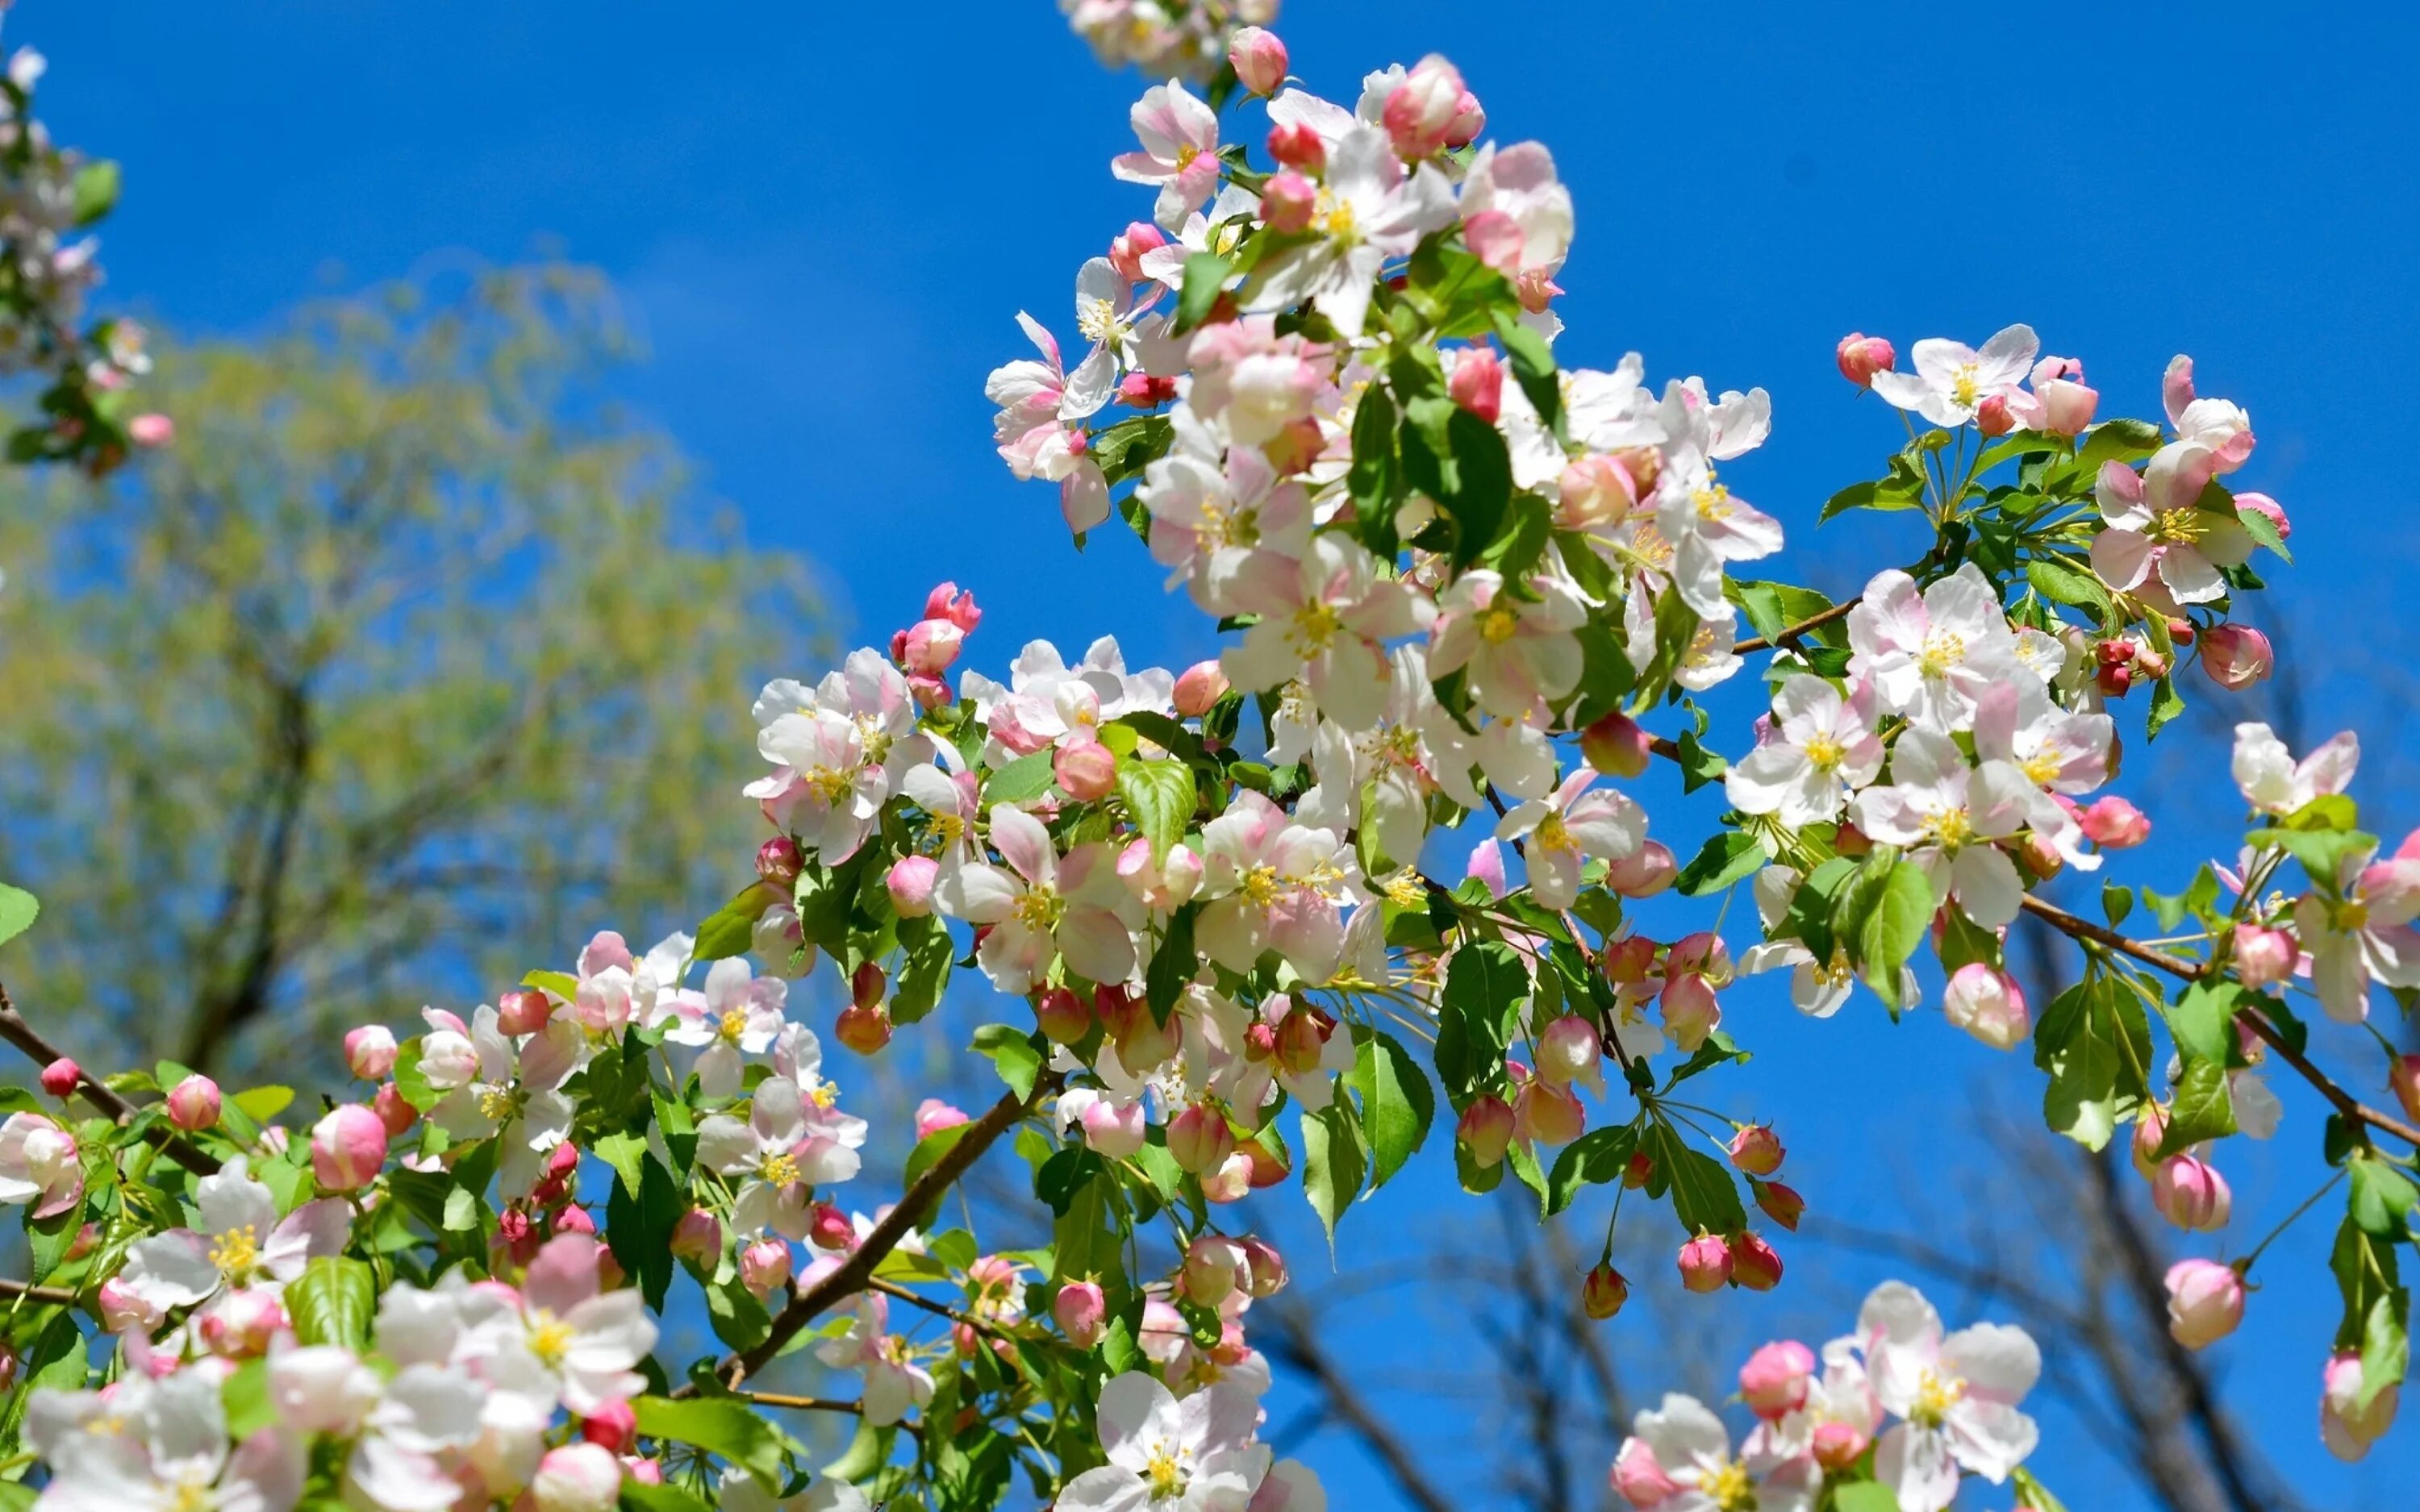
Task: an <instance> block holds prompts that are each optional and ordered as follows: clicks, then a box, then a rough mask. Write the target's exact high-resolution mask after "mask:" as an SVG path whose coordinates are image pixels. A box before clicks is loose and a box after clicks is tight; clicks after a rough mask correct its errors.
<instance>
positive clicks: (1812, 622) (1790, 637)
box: [1731, 594, 1865, 656]
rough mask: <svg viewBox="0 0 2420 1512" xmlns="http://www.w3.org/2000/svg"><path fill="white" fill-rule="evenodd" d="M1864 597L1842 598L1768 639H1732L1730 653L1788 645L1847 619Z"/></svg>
mask: <svg viewBox="0 0 2420 1512" xmlns="http://www.w3.org/2000/svg"><path fill="white" fill-rule="evenodd" d="M1864 598H1865V595H1864V594H1857V595H1856V596H1854V597H1853V598H1844V599H1842V600H1841V601H1840V602H1839V603H1838V604H1835V605H1833V606H1832V607H1831V608H1830V609H1825V610H1824V611H1823V613H1821V614H1810V615H1808V616H1807V618H1805V619H1803V620H1801V621H1799V622H1798V623H1797V624H1796V625H1792V626H1790V627H1789V628H1788V629H1786V630H1784V631H1782V632H1781V633H1780V634H1779V635H1777V636H1775V637H1774V638H1773V639H1772V640H1766V639H1765V638H1764V637H1762V636H1756V637H1754V638H1752V639H1750V640H1739V641H1734V642H1733V643H1732V645H1731V655H1732V656H1746V655H1747V654H1748V653H1749V652H1751V651H1770V650H1772V649H1773V648H1774V647H1776V646H1786V645H1789V644H1790V643H1791V642H1792V641H1794V640H1797V639H1798V638H1799V637H1800V636H1802V635H1805V634H1806V633H1807V631H1809V630H1820V629H1822V628H1823V626H1825V625H1830V624H1832V623H1833V622H1834V621H1836V620H1845V619H1847V618H1848V617H1849V612H1850V610H1852V609H1855V608H1856V607H1857V605H1858V604H1859V603H1860V602H1861V601H1863V599H1864Z"/></svg>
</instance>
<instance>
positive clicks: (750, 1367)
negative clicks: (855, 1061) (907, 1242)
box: [673, 1072, 1059, 1396]
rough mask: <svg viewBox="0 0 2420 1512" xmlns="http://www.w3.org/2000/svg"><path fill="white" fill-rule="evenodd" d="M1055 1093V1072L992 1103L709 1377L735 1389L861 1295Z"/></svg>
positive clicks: (691, 1391)
mask: <svg viewBox="0 0 2420 1512" xmlns="http://www.w3.org/2000/svg"><path fill="white" fill-rule="evenodd" d="M1058 1090H1059V1076H1058V1073H1057V1072H1045V1073H1044V1074H1043V1076H1042V1079H1041V1080H1039V1081H1037V1082H1035V1083H1034V1084H1033V1091H1032V1095H1031V1096H1027V1097H1019V1096H1017V1095H1016V1093H1015V1092H1014V1091H1010V1092H1005V1093H1002V1094H1001V1100H1000V1101H999V1102H997V1103H993V1104H992V1105H991V1107H990V1108H989V1109H987V1110H986V1111H985V1114H984V1116H983V1117H982V1118H980V1119H976V1120H975V1121H974V1122H972V1123H970V1124H968V1125H967V1126H966V1131H967V1132H966V1133H965V1134H960V1135H959V1136H958V1140H957V1143H955V1144H954V1145H952V1146H951V1147H950V1148H949V1149H946V1150H943V1151H942V1152H941V1158H940V1159H939V1160H937V1161H935V1162H934V1163H933V1164H932V1165H931V1167H930V1168H928V1169H927V1170H926V1171H925V1172H924V1174H923V1175H922V1176H920V1177H918V1178H916V1180H914V1181H913V1182H911V1183H910V1184H909V1185H908V1188H907V1191H905V1192H903V1193H901V1194H900V1195H899V1205H898V1206H897V1207H894V1208H892V1210H891V1211H890V1212H889V1214H887V1215H886V1216H885V1217H884V1218H883V1220H882V1221H881V1222H880V1223H877V1224H876V1225H875V1226H874V1229H873V1232H871V1233H869V1234H867V1235H866V1236H865V1239H864V1241H863V1242H861V1243H860V1244H859V1245H858V1247H857V1248H856V1249H855V1250H853V1251H851V1252H850V1254H849V1257H848V1258H847V1259H845V1260H843V1261H842V1262H841V1263H840V1264H839V1265H838V1266H837V1267H835V1268H834V1269H833V1271H832V1273H830V1275H827V1276H825V1277H824V1278H823V1279H822V1280H821V1281H818V1282H816V1283H815V1284H814V1286H812V1287H809V1288H807V1289H806V1290H804V1291H801V1292H799V1294H798V1295H797V1296H795V1297H793V1298H791V1299H790V1303H789V1305H788V1306H786V1307H783V1309H782V1311H781V1315H780V1316H779V1317H777V1318H775V1319H773V1326H772V1328H771V1329H770V1330H768V1332H767V1333H766V1335H765V1336H764V1337H763V1338H762V1339H759V1340H758V1341H757V1342H756V1343H755V1344H754V1345H753V1346H752V1347H751V1348H749V1349H745V1350H737V1351H736V1352H734V1353H731V1354H727V1355H725V1356H723V1358H722V1362H721V1364H720V1365H716V1366H715V1367H714V1373H715V1374H716V1375H717V1376H719V1377H721V1380H722V1383H723V1384H724V1385H726V1386H737V1385H738V1384H739V1383H740V1382H741V1381H745V1380H747V1379H748V1378H749V1377H750V1376H752V1375H754V1374H755V1373H756V1372H757V1371H759V1370H762V1369H764V1368H765V1366H766V1365H769V1364H770V1363H772V1361H773V1358H774V1357H775V1356H776V1355H779V1354H780V1353H781V1352H782V1350H783V1347H784V1346H786V1345H787V1344H788V1343H789V1342H790V1341H791V1340H792V1339H794V1338H796V1337H798V1336H799V1332H800V1331H801V1330H803V1329H804V1328H805V1327H806V1326H807V1325H808V1324H809V1323H811V1322H814V1320H815V1319H816V1318H818V1317H820V1316H821V1315H822V1314H823V1313H824V1311H825V1310H826V1309H828V1308H830V1306H831V1305H832V1304H834V1303H836V1302H838V1301H840V1300H841V1299H842V1298H844V1297H846V1296H850V1295H853V1294H855V1293H857V1292H860V1291H862V1290H864V1289H865V1288H866V1287H867V1286H868V1285H869V1284H870V1283H871V1282H872V1280H873V1278H874V1268H875V1267H876V1266H877V1265H879V1264H881V1263H882V1259H883V1257H884V1256H887V1255H889V1254H890V1253H891V1252H892V1250H894V1249H896V1248H898V1247H899V1242H900V1241H901V1240H903V1239H905V1238H907V1231H908V1229H910V1228H912V1227H915V1222H916V1218H917V1215H918V1214H920V1213H922V1212H923V1211H924V1210H925V1209H926V1208H929V1207H931V1206H932V1205H933V1204H934V1203H935V1202H937V1201H939V1198H940V1196H941V1194H942V1193H944V1192H946V1191H948V1190H949V1189H950V1186H951V1184H952V1183H954V1181H956V1180H957V1179H958V1178H959V1177H961V1176H963V1175H965V1174H966V1172H967V1168H968V1167H969V1166H970V1165H973V1164H974V1163H975V1161H976V1159H977V1158H978V1157H980V1156H981V1155H982V1154H983V1152H984V1151H985V1150H986V1149H990V1148H991V1147H992V1145H993V1143H994V1142H995V1141H997V1140H998V1139H999V1138H1000V1136H1001V1134H1006V1133H1007V1132H1008V1131H1009V1130H1010V1129H1012V1128H1014V1127H1016V1125H1017V1124H1018V1123H1020V1122H1022V1121H1023V1120H1024V1119H1025V1116H1026V1115H1027V1114H1029V1113H1031V1112H1032V1111H1033V1109H1034V1108H1035V1107H1037V1106H1039V1105H1040V1103H1042V1100H1043V1099H1045V1098H1047V1097H1049V1096H1051V1095H1052V1094H1054V1093H1056V1092H1057V1091H1058ZM673 1395H674V1396H697V1395H698V1389H697V1386H696V1384H695V1383H694V1382H692V1383H690V1384H689V1385H685V1386H683V1387H681V1388H680V1389H679V1390H678V1391H676V1392H675V1393H673Z"/></svg>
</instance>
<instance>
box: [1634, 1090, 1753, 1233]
mask: <svg viewBox="0 0 2420 1512" xmlns="http://www.w3.org/2000/svg"><path fill="white" fill-rule="evenodd" d="M1647 1145H1648V1153H1649V1154H1651V1155H1652V1156H1653V1157H1654V1160H1655V1171H1656V1175H1657V1177H1658V1179H1659V1180H1663V1181H1664V1182H1665V1183H1667V1185H1668V1187H1669V1189H1670V1191H1671V1194H1672V1211H1673V1213H1674V1214H1675V1215H1676V1216H1678V1217H1679V1218H1680V1220H1681V1227H1683V1229H1685V1230H1686V1231H1687V1232H1689V1233H1691V1234H1701V1233H1713V1234H1735V1233H1738V1232H1739V1231H1740V1230H1741V1229H1743V1228H1745V1227H1747V1210H1746V1209H1745V1208H1744V1207H1743V1206H1741V1204H1740V1195H1739V1186H1738V1183H1736V1182H1734V1181H1733V1180H1731V1173H1730V1167H1729V1166H1727V1165H1724V1164H1723V1163H1722V1162H1721V1161H1718V1160H1716V1159H1714V1157H1713V1156H1712V1155H1709V1154H1707V1153H1706V1152H1705V1151H1704V1150H1702V1149H1694V1148H1692V1147H1691V1146H1690V1145H1689V1143H1688V1142H1687V1140H1686V1139H1685V1138H1684V1137H1683V1134H1681V1132H1680V1130H1678V1129H1677V1128H1675V1127H1674V1126H1673V1125H1671V1124H1669V1123H1666V1122H1663V1121H1661V1120H1660V1119H1659V1120H1658V1121H1656V1122H1655V1123H1653V1124H1652V1125H1650V1126H1649V1128H1648V1131H1647Z"/></svg>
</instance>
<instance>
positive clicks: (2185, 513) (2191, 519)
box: [2150, 504, 2210, 545]
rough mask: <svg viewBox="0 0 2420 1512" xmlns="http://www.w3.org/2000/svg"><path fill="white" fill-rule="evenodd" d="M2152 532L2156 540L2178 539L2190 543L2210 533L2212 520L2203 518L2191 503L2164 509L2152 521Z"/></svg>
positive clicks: (2152, 536)
mask: <svg viewBox="0 0 2420 1512" xmlns="http://www.w3.org/2000/svg"><path fill="white" fill-rule="evenodd" d="M2150 533H2151V539H2153V540H2155V541H2177V542H2181V543H2185V544H2188V545H2189V544H2191V543H2192V542H2195V541H2198V540H2200V539H2201V538H2202V537H2203V536H2204V535H2207V534H2208V533H2210V521H2208V520H2206V519H2204V518H2202V514H2201V511H2200V510H2198V509H2195V508H2194V507H2193V506H2192V505H2190V504H2186V505H2181V506H2180V507H2178V508H2175V509H2163V510H2161V511H2160V514H2159V517H2158V518H2156V519H2154V520H2152V521H2151V532H2150Z"/></svg>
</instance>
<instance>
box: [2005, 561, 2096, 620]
mask: <svg viewBox="0 0 2420 1512" xmlns="http://www.w3.org/2000/svg"><path fill="white" fill-rule="evenodd" d="M2025 581H2027V582H2028V583H2031V584H2032V585H2033V590H2034V592H2035V593H2037V594H2041V596H2042V597H2044V598H2047V599H2049V600H2050V601H2051V602H2052V603H2054V604H2067V605H2071V606H2073V607H2074V608H2076V609H2090V610H2092V611H2093V612H2094V613H2095V614H2097V615H2099V616H2100V617H2101V618H2102V620H2103V621H2106V620H2107V619H2108V618H2109V615H2110V611H2111V609H2112V607H2113V606H2112V605H2111V603H2110V599H2109V590H2108V589H2107V588H2105V587H2103V586H2102V582H2101V579H2098V578H2096V577H2094V576H2093V575H2092V574H2091V573H2090V572H2089V571H2086V570H2085V569H2084V568H2081V567H2079V566H2076V565H2075V564H2074V563H2071V562H2070V561H2068V560H2067V559H2066V558H2064V557H2036V558H2034V559H2033V560H2032V561H2030V562H2027V563H2025Z"/></svg>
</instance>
